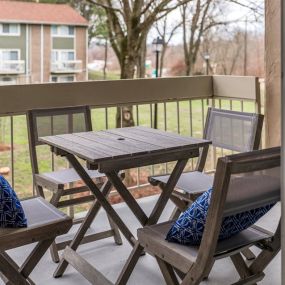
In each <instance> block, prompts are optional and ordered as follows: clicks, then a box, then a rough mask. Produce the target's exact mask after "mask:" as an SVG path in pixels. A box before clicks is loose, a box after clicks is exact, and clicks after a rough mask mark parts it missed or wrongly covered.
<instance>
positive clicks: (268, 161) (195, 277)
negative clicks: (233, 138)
mask: <svg viewBox="0 0 285 285" xmlns="http://www.w3.org/2000/svg"><path fill="white" fill-rule="evenodd" d="M280 153H281V152H280V147H276V148H272V149H266V150H260V151H253V152H250V153H243V154H237V155H232V156H227V157H224V158H219V160H218V163H217V170H216V174H215V178H214V186H213V193H212V197H211V204H210V207H209V211H208V215H207V220H206V225H205V230H204V233H203V237H202V241H201V244H200V246H199V248H198V250H197V256H196V257H193V259H192V260H190V259H185V258H182V257H181V256H180V258H177V254H176V255H175V254H174V253H175V252H177V248H179V247H180V252H181V247H183V246H181V245H177V244H173V243H168V242H166V241H164V240H163V239H162V240H160V241H159V240H157V238H156V237H155V235H152V233H151V232H152V231H151V227H146V228H144V229H139V230H138V239H139V244H138V246H137V247H136V248H135V249H134V251H136V253H134V252H133V254H132V256H136V255H137V254H138V252H140V251H141V250H143V249H144V250H145V251H146V252H148V253H149V254H151V255H153V256H155V258H156V259H157V262H158V264H159V267H160V269H161V272H162V274H163V276H164V279H165V281H166V284H167V285H178V284H181V285H196V284H200V282H201V281H202V280H203V278H204V277H205V276H207V275H208V273H209V270H210V269H211V268H212V265H213V263H214V262H215V260H216V259H218V258H224V257H230V258H231V261H232V262H233V264H234V266H235V268H236V270H237V272H238V274H239V275H240V280H239V281H238V282H236V283H234V284H235V285H242V284H256V282H258V281H260V280H262V279H263V277H264V273H263V271H264V269H265V268H266V266H267V265H268V264H269V263H270V262H271V261H272V259H273V258H274V257H275V256H276V255H277V253H278V252H279V250H280V221H279V225H278V228H277V230H276V232H275V233H269V232H268V231H266V230H264V229H262V228H260V227H257V226H253V227H252V228H254V229H256V230H258V231H259V232H261V233H263V234H264V237H265V238H264V239H260V240H256V242H250V243H247V242H248V241H247V242H244V244H243V245H242V246H238V247H232V248H228V249H227V250H226V251H224V252H223V253H222V254H217V249H218V247H219V245H221V244H222V243H223V241H220V242H218V236H219V232H220V227H221V224H222V219H223V216H224V211H225V205H226V199H227V194H228V189H229V182H230V178H231V175H234V174H242V173H246V172H253V171H260V170H265V169H270V168H274V167H280V161H281V159H280ZM270 199H271V201H270V203H272V202H277V201H279V200H280V192H279V195H278V197H277V196H276V197H272V198H270ZM257 203H258V202H257ZM252 208H253V206H251V209H252ZM168 223H169V222H168ZM156 226H157V225H156ZM166 243H168V244H171V246H165V245H166ZM251 245H256V246H258V247H260V248H261V249H262V250H261V252H260V253H259V255H258V256H257V258H256V259H255V260H254V261H253V262H252V263H251V264H249V265H248V264H247V263H246V262H245V261H244V259H243V258H242V255H241V252H242V250H243V249H244V248H247V247H248V246H251ZM182 250H183V249H182ZM136 262H137V260H135V259H133V260H132V261H130V262H129V264H130V270H129V271H126V272H127V273H126V275H127V277H129V275H130V273H131V271H132V269H133V268H134V266H135V264H136ZM176 274H177V275H178V276H180V278H181V280H182V281H181V283H180V282H179V281H178V278H177V275H176ZM125 280H126V279H125ZM120 284H121V285H122V284H123V283H120Z"/></svg>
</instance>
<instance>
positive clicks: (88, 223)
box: [54, 181, 112, 277]
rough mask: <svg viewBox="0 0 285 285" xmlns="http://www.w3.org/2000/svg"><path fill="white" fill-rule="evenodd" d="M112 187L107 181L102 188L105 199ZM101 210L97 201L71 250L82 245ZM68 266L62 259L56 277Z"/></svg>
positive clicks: (78, 232)
mask: <svg viewBox="0 0 285 285" xmlns="http://www.w3.org/2000/svg"><path fill="white" fill-rule="evenodd" d="M111 187H112V184H111V183H110V182H109V181H106V182H105V184H104V185H103V186H102V195H103V196H104V197H107V196H108V194H109V193H110V191H111ZM100 208H101V205H100V203H99V202H98V201H95V202H94V204H93V205H92V206H91V207H90V209H89V211H88V213H87V214H86V217H85V219H84V221H83V222H82V223H81V225H80V228H79V230H78V231H77V233H76V235H75V236H74V239H73V240H72V242H71V243H70V245H69V247H70V248H71V249H73V250H75V251H76V249H77V248H78V246H79V245H80V243H81V240H82V239H83V238H84V236H85V234H86V232H87V230H88V229H89V227H90V226H91V224H92V222H93V221H94V219H95V218H96V216H97V214H98V212H99V210H100ZM67 266H68V262H67V261H66V260H65V259H64V258H63V259H61V261H60V263H59V265H58V267H57V269H56V271H55V272H54V277H60V276H62V274H63V273H64V272H65V270H66V268H67Z"/></svg>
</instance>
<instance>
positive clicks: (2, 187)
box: [0, 176, 27, 228]
mask: <svg viewBox="0 0 285 285" xmlns="http://www.w3.org/2000/svg"><path fill="white" fill-rule="evenodd" d="M0 227H1V228H23V227H27V219H26V217H25V213H24V210H23V208H22V205H21V203H20V201H19V199H18V197H17V195H16V193H15V191H14V190H13V189H12V187H11V186H10V184H9V183H8V181H7V180H6V179H5V178H4V177H3V176H0Z"/></svg>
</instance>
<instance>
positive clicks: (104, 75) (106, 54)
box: [103, 38, 108, 80]
mask: <svg viewBox="0 0 285 285" xmlns="http://www.w3.org/2000/svg"><path fill="white" fill-rule="evenodd" d="M107 61H108V39H107V38H106V39H105V54H104V67H103V77H104V80H106V78H107Z"/></svg>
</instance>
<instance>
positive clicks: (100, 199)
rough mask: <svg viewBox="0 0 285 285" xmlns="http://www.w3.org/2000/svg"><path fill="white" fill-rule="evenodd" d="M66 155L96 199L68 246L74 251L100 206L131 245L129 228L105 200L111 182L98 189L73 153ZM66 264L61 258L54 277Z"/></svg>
mask: <svg viewBox="0 0 285 285" xmlns="http://www.w3.org/2000/svg"><path fill="white" fill-rule="evenodd" d="M66 157H67V159H68V161H69V162H70V164H71V165H72V166H73V168H74V169H75V170H76V171H77V173H78V174H79V176H80V177H81V179H82V180H83V181H84V182H85V184H86V185H87V186H88V187H89V189H90V191H91V192H92V193H93V194H94V196H95V197H96V199H97V200H96V202H95V203H94V204H93V206H92V207H91V208H90V210H89V211H88V213H87V215H86V218H85V220H84V221H83V222H82V224H81V226H80V228H79V230H78V232H77V234H76V236H75V237H74V239H73V241H72V242H71V244H70V246H69V248H70V249H72V250H74V251H76V249H77V248H78V246H79V245H80V242H81V240H82V238H83V237H84V235H85V233H86V231H87V229H88V228H89V226H90V225H91V223H92V222H93V220H94V219H95V217H96V215H97V213H98V212H99V210H100V208H101V206H102V207H103V208H104V209H105V211H106V213H107V214H108V215H109V217H110V218H111V219H112V221H113V222H114V223H115V224H116V225H117V226H118V227H119V229H120V230H121V232H122V233H123V235H124V236H125V237H126V239H127V240H128V241H129V243H130V244H131V245H132V246H133V245H134V244H135V241H136V239H135V237H134V236H133V234H132V233H131V232H130V230H129V229H128V228H127V226H126V225H125V224H124V222H123V221H122V220H121V218H120V217H119V216H118V214H117V213H116V211H115V210H114V209H113V207H112V206H111V205H110V203H109V202H108V200H107V197H108V194H109V192H110V190H111V186H112V184H111V182H110V181H107V182H106V183H105V184H104V185H103V188H102V189H101V190H100V189H99V188H98V187H97V186H96V184H95V183H94V182H93V180H92V179H91V178H90V176H89V175H88V173H87V172H86V171H85V169H84V168H83V167H82V165H81V164H80V163H79V162H78V160H77V159H76V158H75V156H74V155H71V154H67V155H66ZM67 266H68V261H67V260H65V259H64V258H63V259H62V260H61V262H60V263H59V265H58V267H57V269H56V271H55V273H54V277H60V276H62V275H63V273H64V272H65V270H66V268H67Z"/></svg>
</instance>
